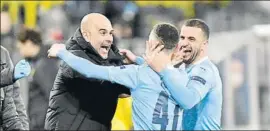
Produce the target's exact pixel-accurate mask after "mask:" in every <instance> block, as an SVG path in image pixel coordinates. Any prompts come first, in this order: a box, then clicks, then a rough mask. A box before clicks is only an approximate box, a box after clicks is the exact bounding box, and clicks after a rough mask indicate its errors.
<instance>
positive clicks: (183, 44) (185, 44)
mask: <svg viewBox="0 0 270 131" xmlns="http://www.w3.org/2000/svg"><path fill="white" fill-rule="evenodd" d="M188 44H189V43H188V41H186V40H183V41H181V42H180V45H181V48H185V47H187V46H188Z"/></svg>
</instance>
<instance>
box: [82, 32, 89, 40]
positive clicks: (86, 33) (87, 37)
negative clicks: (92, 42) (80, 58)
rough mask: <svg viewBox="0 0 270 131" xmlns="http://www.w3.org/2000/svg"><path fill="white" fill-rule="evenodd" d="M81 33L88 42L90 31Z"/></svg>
mask: <svg viewBox="0 0 270 131" xmlns="http://www.w3.org/2000/svg"><path fill="white" fill-rule="evenodd" d="M82 35H83V38H84V39H85V41H87V42H89V38H90V32H82Z"/></svg>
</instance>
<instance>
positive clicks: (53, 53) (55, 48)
mask: <svg viewBox="0 0 270 131" xmlns="http://www.w3.org/2000/svg"><path fill="white" fill-rule="evenodd" d="M63 50H66V46H65V45H64V44H53V45H52V46H51V48H50V49H49V50H48V57H49V58H53V57H58V54H59V52H60V51H63Z"/></svg>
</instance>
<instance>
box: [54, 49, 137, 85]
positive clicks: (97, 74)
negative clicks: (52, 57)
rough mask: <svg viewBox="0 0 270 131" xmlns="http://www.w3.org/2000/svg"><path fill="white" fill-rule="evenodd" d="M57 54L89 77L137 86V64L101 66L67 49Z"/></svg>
mask: <svg viewBox="0 0 270 131" xmlns="http://www.w3.org/2000/svg"><path fill="white" fill-rule="evenodd" d="M57 56H58V57H59V58H60V59H62V60H63V61H64V62H66V64H67V65H69V66H70V67H71V68H73V69H74V70H75V71H77V72H79V73H80V74H82V75H84V76H85V77H87V78H96V79H101V80H107V81H111V82H114V83H118V84H121V85H124V86H126V87H128V88H135V87H136V84H137V74H136V73H137V66H135V65H126V66H118V67H114V66H99V65H95V64H93V63H91V62H90V61H88V60H86V59H83V58H81V57H78V56H75V55H73V54H72V53H70V52H68V51H67V50H61V51H59V53H58V54H57Z"/></svg>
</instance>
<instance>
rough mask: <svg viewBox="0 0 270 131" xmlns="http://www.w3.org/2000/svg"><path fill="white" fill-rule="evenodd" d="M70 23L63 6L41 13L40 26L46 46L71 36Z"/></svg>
mask: <svg viewBox="0 0 270 131" xmlns="http://www.w3.org/2000/svg"><path fill="white" fill-rule="evenodd" d="M70 25H71V24H70V21H69V19H68V16H67V14H66V12H65V11H64V9H63V7H62V6H55V7H53V8H52V9H51V10H49V11H48V12H41V13H40V21H39V26H40V30H42V34H41V35H42V36H43V39H42V40H43V41H44V44H48V43H55V42H59V41H62V40H63V39H64V38H67V37H69V36H70V32H71V30H72V28H71V26H70Z"/></svg>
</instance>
